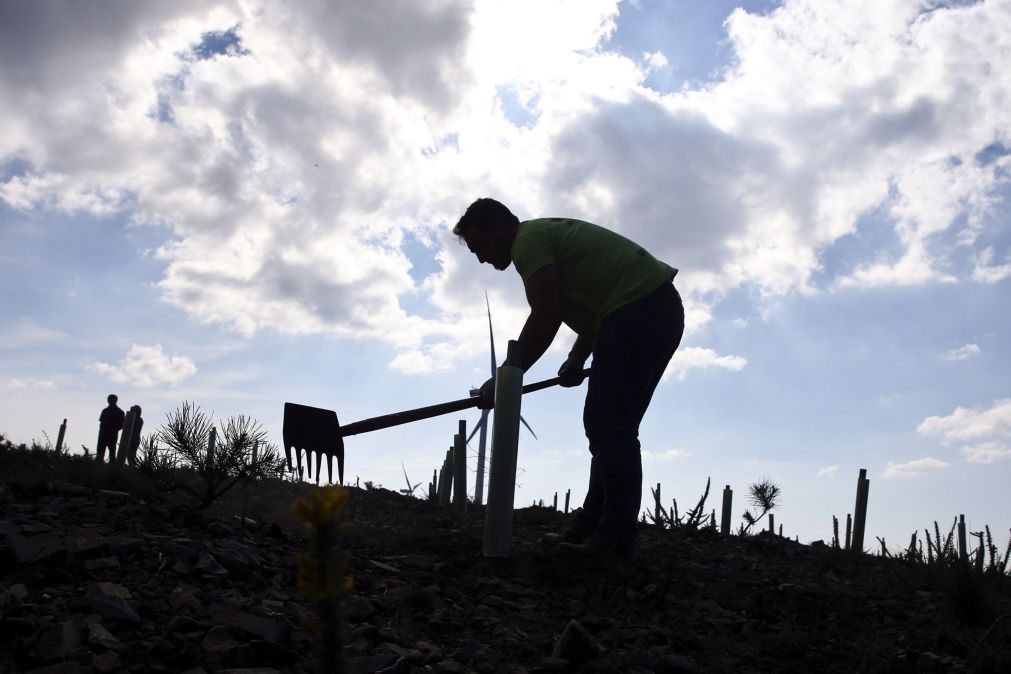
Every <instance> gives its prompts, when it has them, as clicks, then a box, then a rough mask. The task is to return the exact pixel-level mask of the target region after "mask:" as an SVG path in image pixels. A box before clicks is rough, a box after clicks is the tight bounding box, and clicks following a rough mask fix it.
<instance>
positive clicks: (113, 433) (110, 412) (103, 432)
mask: <svg viewBox="0 0 1011 674" xmlns="http://www.w3.org/2000/svg"><path fill="white" fill-rule="evenodd" d="M106 400H107V401H108V402H109V406H108V407H106V408H105V409H104V410H102V414H101V415H99V417H98V448H97V449H96V450H95V458H97V459H98V460H99V461H104V460H105V450H106V448H107V447H108V449H109V463H116V442H117V439H118V437H119V432H120V430H122V429H123V421H124V419H125V418H126V414H124V412H123V410H121V409H120V408H119V406H118V405H116V402H117V401H118V400H119V397H118V396H116V394H114V393H110V394H109V397H108V398H106Z"/></svg>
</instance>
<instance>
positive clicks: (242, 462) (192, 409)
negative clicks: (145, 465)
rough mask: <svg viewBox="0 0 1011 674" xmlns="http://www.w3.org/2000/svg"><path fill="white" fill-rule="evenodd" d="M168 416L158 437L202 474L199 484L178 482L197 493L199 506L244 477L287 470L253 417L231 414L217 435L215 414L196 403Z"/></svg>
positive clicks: (262, 476) (273, 473)
mask: <svg viewBox="0 0 1011 674" xmlns="http://www.w3.org/2000/svg"><path fill="white" fill-rule="evenodd" d="M167 416H168V419H167V421H166V423H165V425H164V426H162V428H161V430H160V431H159V433H158V438H159V439H160V440H161V441H162V442H164V443H165V444H166V445H168V447H169V448H170V450H171V451H172V452H174V454H175V458H176V459H178V460H179V461H180V462H181V463H182V464H183V466H184V467H186V468H190V469H192V470H193V471H194V472H195V473H196V474H197V476H198V478H199V484H198V487H192V486H190V485H189V484H187V483H185V482H183V481H179V482H177V484H176V486H177V487H179V488H180V489H181V490H182V491H184V492H186V493H187V494H189V495H190V496H192V497H194V498H195V499H196V500H197V502H198V503H199V508H200V509H204V508H207V507H208V506H210V505H211V503H213V502H214V501H215V499H217V498H218V497H219V496H222V495H223V494H225V493H226V492H228V491H229V490H230V489H232V487H234V486H235V485H236V484H238V483H239V482H242V481H244V480H254V479H266V478H269V477H273V476H275V475H277V474H278V473H279V472H280V471H282V470H283V469H284V463H285V461H284V458H283V457H281V456H280V454H279V452H278V450H277V446H276V445H273V444H270V443H268V442H267V441H266V438H267V433H266V431H264V430H263V429H262V428H261V426H260V424H259V422H257V421H255V420H253V419H251V418H250V417H247V416H244V415H239V416H237V417H229V418H228V419H227V420H226V421H224V422H222V423H221V425H220V429H221V433H220V434H218V433H217V432H216V431H217V429H215V427H214V421H213V420H212V419H211V417H210V416H209V415H208V414H206V413H205V412H203V410H201V409H200V407H199V406H198V405H195V404H193V403H190V402H184V403H183V406H182V407H180V408H178V409H177V410H176V411H175V412H172V413H170V414H168V415H167ZM212 430H213V431H215V433H214V435H213V437H214V438H215V439H214V440H211V438H212V434H211V432H212ZM219 437H220V439H218V438H219Z"/></svg>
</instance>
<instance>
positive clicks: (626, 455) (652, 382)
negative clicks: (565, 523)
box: [453, 199, 684, 569]
mask: <svg viewBox="0 0 1011 674" xmlns="http://www.w3.org/2000/svg"><path fill="white" fill-rule="evenodd" d="M453 233H454V234H456V235H457V237H459V238H460V239H461V240H462V241H463V242H464V243H466V245H467V247H468V248H469V249H470V251H471V252H472V253H474V255H476V256H477V259H478V260H479V261H480V262H482V263H488V264H490V265H492V266H494V267H495V268H496V269H498V270H499V271H504V270H505V269H507V268H508V267H509V265H510V264H512V265H514V266H515V267H516V271H517V272H519V274H520V277H521V278H522V279H523V285H524V288H525V290H526V296H527V302H528V304H529V305H530V315H529V316H528V317H527V320H526V323H525V324H524V325H523V330H522V331H521V332H520V336H519V342H520V352H521V358H522V361H521V362H519V363H510V364H511V365H516V366H519V367H521V368H522V369H523V370H524V371H526V370H528V369H529V368H530V367H531V366H532V365H533V364H534V363H536V362H537V361H538V359H540V357H541V356H542V355H543V354H544V352H545V351H546V350H547V348H548V347H549V346H550V345H551V342H552V341H553V340H554V338H555V335H556V333H557V332H558V328H559V327H560V325H561V324H562V323H565V324H566V325H567V326H569V327H570V328H571V329H572V330H573V331H574V332H575V333H576V335H577V337H576V342H575V344H573V346H572V349H571V350H570V351H569V354H568V358H566V360H565V362H564V363H562V366H561V367H560V368H559V370H558V374H559V376H560V377H561V378H562V386H569V387H571V386H579V385H580V384H581V383H582V380H583V374H582V370H583V365H584V363H585V362H586V360H587V358H589V357H590V355H591V354H592V355H593V367H592V369H591V372H590V375H589V383H588V386H587V392H586V402H585V404H584V408H583V427H584V429H585V431H586V437H587V439H588V440H589V449H590V454H591V455H592V457H593V458H592V460H591V462H590V483H589V487H588V489H587V492H586V498H585V500H584V502H583V507H582V509H581V510H580V511H578V512H577V514H576V517H575V519H574V522H573V525H572V527H571V528H570V529H569V530H568V531H566V532H565V533H564V534H563V535H562V537H561V538H562V542H561V543H559V544H558V547H557V548H556V554H557V555H558V556H560V557H567V558H570V559H574V560H576V561H579V560H583V561H602V560H603V561H616V562H618V564H619V565H620V567H624V568H625V569H628V568H629V567H631V566H632V565H634V563H635V557H636V553H635V549H636V536H637V524H636V523H637V519H638V516H639V506H640V502H641V499H642V457H641V455H640V445H639V423H640V422H641V420H642V417H643V414H644V413H645V412H646V408H647V407H648V406H649V402H650V399H651V398H652V396H653V391H654V390H655V389H656V386H657V384H658V383H659V381H660V377H661V376H662V375H663V373H664V370H665V369H666V368H667V364H668V363H669V362H670V359H671V357H672V356H673V355H674V352H675V351H676V350H677V347H678V345H679V344H680V343H681V336H682V334H683V333H684V307H683V306H682V303H681V297H680V296H679V295H678V292H677V290H675V288H674V285H673V283H672V281H673V279H674V276H675V275H676V274H677V269H675V268H673V267H671V266H669V265H667V264H665V263H663V262H661V261H659V260H657V259H656V258H655V257H653V256H652V255H650V254H649V253H648V252H647V251H646V250H645V249H643V248H642V247H641V246H639V245H638V244H636V243H634V242H632V241H630V240H628V239H626V238H625V237H623V236H621V235H619V234H616V233H614V232H612V231H609V230H607V229H605V228H603V227H599V226H597V225H594V224H591V223H589V222H584V221H581V220H574V219H569V218H544V219H537V220H527V221H525V222H520V221H519V219H518V218H517V217H516V216H515V215H513V214H512V213H511V212H510V211H509V209H508V208H506V206H504V205H503V204H501V203H499V202H498V201H495V200H494V199H478V200H477V201H475V202H474V203H473V204H471V205H470V207H469V208H468V209H467V211H466V212H465V213H464V215H463V217H462V218H460V221H459V222H458V223H457V224H456V227H454V228H453ZM481 396H482V403H481V405H482V407H484V408H490V407H492V406H493V405H494V380H493V379H489V380H488V381H487V382H485V384H484V385H483V386H482V387H481Z"/></svg>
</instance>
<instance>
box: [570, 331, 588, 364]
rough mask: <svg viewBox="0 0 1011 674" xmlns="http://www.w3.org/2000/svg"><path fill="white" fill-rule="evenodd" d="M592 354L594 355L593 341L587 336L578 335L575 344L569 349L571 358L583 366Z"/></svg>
mask: <svg viewBox="0 0 1011 674" xmlns="http://www.w3.org/2000/svg"><path fill="white" fill-rule="evenodd" d="M591 353H593V339H592V338H590V337H587V336H586V335H577V336H576V341H575V343H574V344H573V345H572V348H571V349H569V358H570V359H572V360H573V361H579V363H580V364H582V363H585V362H586V359H587V358H589V357H590V354H591Z"/></svg>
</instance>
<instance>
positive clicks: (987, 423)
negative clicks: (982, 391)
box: [916, 399, 1011, 442]
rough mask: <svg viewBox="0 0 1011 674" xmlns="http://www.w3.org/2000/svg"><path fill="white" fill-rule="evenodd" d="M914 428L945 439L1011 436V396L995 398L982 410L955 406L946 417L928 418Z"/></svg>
mask: <svg viewBox="0 0 1011 674" xmlns="http://www.w3.org/2000/svg"><path fill="white" fill-rule="evenodd" d="M916 430H917V432H918V433H921V434H923V435H939V436H941V439H942V440H943V441H945V442H953V441H956V440H977V439H982V438H987V437H993V438H1011V399H1001V400H995V401H994V402H993V404H992V405H991V406H990V407H989V408H988V409H985V410H976V409H968V408H965V407H957V408H955V411H954V412H952V413H951V414H950V415H948V416H946V417H927V418H926V419H924V420H923V421H922V422H920V425H919V426H917V427H916Z"/></svg>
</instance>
